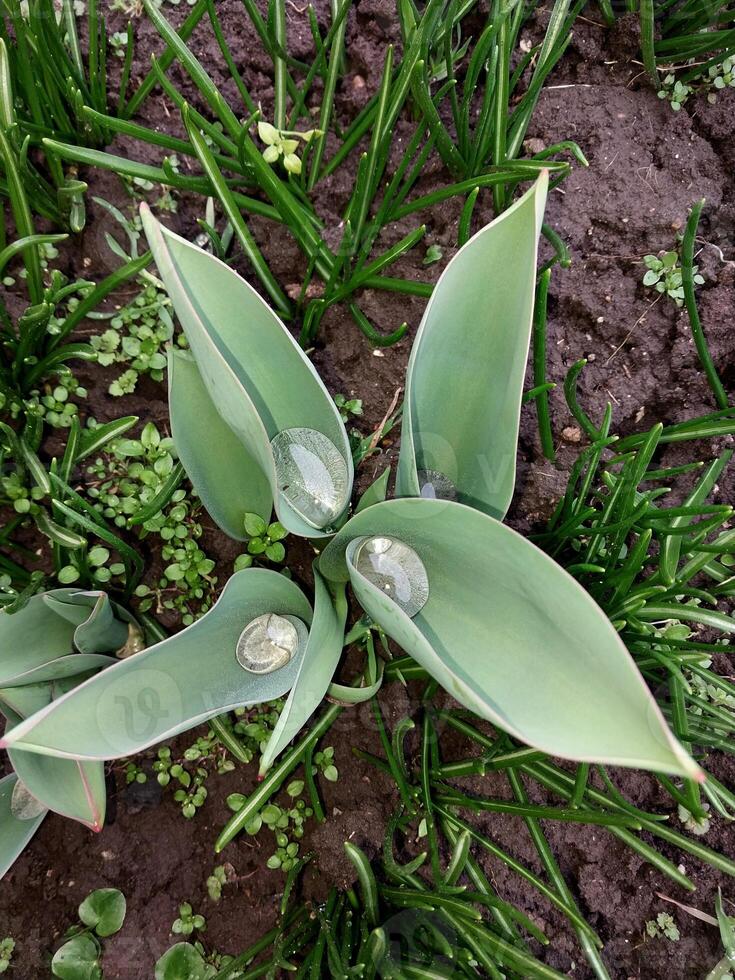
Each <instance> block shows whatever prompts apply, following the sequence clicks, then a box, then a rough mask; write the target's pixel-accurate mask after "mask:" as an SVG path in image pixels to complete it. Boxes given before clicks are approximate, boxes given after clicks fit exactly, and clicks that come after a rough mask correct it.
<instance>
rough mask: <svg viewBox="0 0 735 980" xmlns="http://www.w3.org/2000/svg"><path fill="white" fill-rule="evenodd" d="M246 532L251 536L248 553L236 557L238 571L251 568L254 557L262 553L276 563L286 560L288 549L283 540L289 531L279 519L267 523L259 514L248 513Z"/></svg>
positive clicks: (236, 569) (246, 516)
mask: <svg viewBox="0 0 735 980" xmlns="http://www.w3.org/2000/svg"><path fill="white" fill-rule="evenodd" d="M245 533H246V534H247V535H249V538H250V540H249V541H248V545H247V548H248V553H247V554H245V555H238V557H237V558H236V559H235V571H236V572H239V571H240V569H242V568H250V566H251V565H252V564H253V559H254V558H257V557H260V556H262V555H264V556H265V557H266V558H267V559H268V561H272V562H273V563H274V564H280V563H281V562H283V561H285V559H286V549H285V547H284V545H283V544H282V542H283V539H284V538H285V537H286V536H287V534H288V531H287V530H286V528H285V527H284V526H283V525H282V524H279V522H278V521H273V522H272V523H271V524H267V523H266V522H265V521H264V520H263V518H262V517H258V515H257V514H246V515H245Z"/></svg>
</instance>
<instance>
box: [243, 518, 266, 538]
mask: <svg viewBox="0 0 735 980" xmlns="http://www.w3.org/2000/svg"><path fill="white" fill-rule="evenodd" d="M244 523H245V533H246V534H247V535H248V537H251V538H259V537H262V536H263V535H264V534H265V533H266V531H267V530H268V525H267V524H266V522H265V521H264V520H263V518H262V517H258V515H257V514H246V515H245V522H244Z"/></svg>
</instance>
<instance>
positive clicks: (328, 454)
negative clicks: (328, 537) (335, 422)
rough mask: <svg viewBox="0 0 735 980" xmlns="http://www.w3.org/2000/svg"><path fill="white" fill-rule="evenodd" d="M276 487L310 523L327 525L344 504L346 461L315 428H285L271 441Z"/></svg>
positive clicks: (346, 474) (335, 517) (348, 489)
mask: <svg viewBox="0 0 735 980" xmlns="http://www.w3.org/2000/svg"><path fill="white" fill-rule="evenodd" d="M271 449H272V450H273V460H274V462H275V464H276V479H277V481H278V489H279V490H280V492H281V494H282V495H283V496H284V497H285V499H286V500H287V501H288V503H289V504H290V505H291V506H292V507H293V509H294V510H295V511H296V513H297V514H298V515H299V516H300V517H302V518H303V519H304V520H305V521H306V523H307V524H311V526H312V527H317V528H326V527H327V526H328V525H330V524H332V523H333V522H334V521H335V520H336V519H337V518H338V517H339V516H340V514H341V513H342V512H343V510H344V509H345V507H346V506H347V500H348V496H349V492H350V487H349V482H348V480H349V477H348V472H347V463H346V462H345V458H344V456H343V455H342V453H341V452H340V451H339V449H337V447H336V446H335V445H334V443H333V442H332V441H331V439H328V438H327V437H326V436H325V435H324V433H322V432H317V431H316V429H299V428H297V429H284V430H283V432H279V433H278V435H277V436H275V437H274V438H273V440H272V441H271Z"/></svg>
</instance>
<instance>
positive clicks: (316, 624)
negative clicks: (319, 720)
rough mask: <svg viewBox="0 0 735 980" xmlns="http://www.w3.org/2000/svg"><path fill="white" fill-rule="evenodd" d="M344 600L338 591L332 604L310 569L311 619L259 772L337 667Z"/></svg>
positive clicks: (313, 704)
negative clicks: (296, 666) (290, 683)
mask: <svg viewBox="0 0 735 980" xmlns="http://www.w3.org/2000/svg"><path fill="white" fill-rule="evenodd" d="M346 617H347V599H346V597H345V594H344V588H342V589H340V590H339V595H338V597H337V602H336V607H335V605H334V604H333V603H332V599H331V596H330V594H329V589H328V588H327V586H326V584H325V582H324V579H323V578H322V576H321V575H320V574H319V572H318V571H316V569H315V570H314V619H313V621H312V624H311V629H310V630H309V639H308V642H307V645H306V651H305V653H304V657H303V659H302V661H301V665H300V667H299V670H298V673H297V675H296V678H295V680H294V682H293V687H292V688H291V692H290V694H289V696H288V698H287V700H286V703H285V705H284V706H283V710H282V711H281V714H280V717H279V719H278V721H277V723H276V727H275V728H274V729H273V732H272V734H271V737H270V738H269V740H268V744H267V745H266V747H265V750H264V751H263V755H262V758H261V761H260V775H261V776H262V775H264V773H266V772H267V771H268V769H270V767H271V766H272V764H273V762H274V761H275V759H276V757H277V756H278V754H279V753H280V752H282V751H283V749H284V748H285V747H286V746H287V745H288V743H289V742H290V741H291V739H292V738H293V737H294V736H295V735H297V734H298V733H299V732H300V731H301V729H302V728H303V727H304V725H305V724H306V722H307V721H308V720H309V718H310V717H311V716H312V714H313V713H314V712H315V711H316V709H317V708H318V707H319V705H320V704H321V703H322V700H323V698H324V695H325V694H326V692H327V688H328V687H329V682H330V681H331V680H332V675H333V674H334V672H335V670H336V669H337V664H338V663H339V658H340V654H341V653H342V645H343V642H344V629H345V619H346Z"/></svg>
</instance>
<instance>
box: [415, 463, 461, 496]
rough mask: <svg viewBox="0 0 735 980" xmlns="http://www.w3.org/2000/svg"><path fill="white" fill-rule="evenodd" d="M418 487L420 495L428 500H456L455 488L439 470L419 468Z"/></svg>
mask: <svg viewBox="0 0 735 980" xmlns="http://www.w3.org/2000/svg"><path fill="white" fill-rule="evenodd" d="M417 475H418V478H419V489H420V493H421V496H422V497H428V498H429V499H430V500H456V499H457V488H456V487H455V485H454V484H453V483H452V481H451V480H450V479H449V477H448V476H445V475H444V474H443V473H440V472H439V470H419V471H418V474H417Z"/></svg>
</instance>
